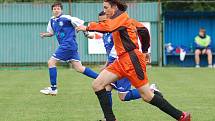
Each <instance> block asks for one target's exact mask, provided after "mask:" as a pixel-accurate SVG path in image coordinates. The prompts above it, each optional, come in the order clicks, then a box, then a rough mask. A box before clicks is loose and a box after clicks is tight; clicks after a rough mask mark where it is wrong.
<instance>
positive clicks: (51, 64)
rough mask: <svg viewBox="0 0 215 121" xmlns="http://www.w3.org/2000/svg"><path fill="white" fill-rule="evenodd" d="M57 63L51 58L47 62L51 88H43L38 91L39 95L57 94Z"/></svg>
mask: <svg viewBox="0 0 215 121" xmlns="http://www.w3.org/2000/svg"><path fill="white" fill-rule="evenodd" d="M57 62H58V61H57V60H56V59H55V58H53V57H51V58H50V59H49V61H48V68H49V79H50V84H51V87H47V88H44V89H42V90H40V92H41V93H43V94H46V95H49V94H51V95H56V94H57V68H56V63H57Z"/></svg>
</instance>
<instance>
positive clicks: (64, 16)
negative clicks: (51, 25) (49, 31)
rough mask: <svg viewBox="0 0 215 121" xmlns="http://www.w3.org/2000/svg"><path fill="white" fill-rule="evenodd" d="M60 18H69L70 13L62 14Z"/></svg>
mask: <svg viewBox="0 0 215 121" xmlns="http://www.w3.org/2000/svg"><path fill="white" fill-rule="evenodd" d="M61 18H68V19H70V18H71V16H70V15H62V16H61Z"/></svg>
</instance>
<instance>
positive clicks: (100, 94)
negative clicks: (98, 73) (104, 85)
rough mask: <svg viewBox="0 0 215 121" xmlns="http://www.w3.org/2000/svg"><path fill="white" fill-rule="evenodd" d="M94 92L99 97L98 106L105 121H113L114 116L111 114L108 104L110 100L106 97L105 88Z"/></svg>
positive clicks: (110, 107)
mask: <svg viewBox="0 0 215 121" xmlns="http://www.w3.org/2000/svg"><path fill="white" fill-rule="evenodd" d="M95 93H96V95H97V97H98V99H99V102H100V106H101V108H102V111H103V113H104V116H105V118H106V121H115V120H116V118H115V116H114V114H113V110H112V106H110V100H109V98H108V94H107V92H106V89H103V90H100V91H97V92H95Z"/></svg>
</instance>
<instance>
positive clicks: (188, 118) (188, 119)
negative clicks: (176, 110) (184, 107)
mask: <svg viewBox="0 0 215 121" xmlns="http://www.w3.org/2000/svg"><path fill="white" fill-rule="evenodd" d="M178 121H191V115H190V113H187V112H183V113H182V116H181V118H180V119H179V120H178Z"/></svg>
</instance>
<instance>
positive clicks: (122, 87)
mask: <svg viewBox="0 0 215 121" xmlns="http://www.w3.org/2000/svg"><path fill="white" fill-rule="evenodd" d="M111 85H112V87H113V88H114V89H115V90H117V91H119V92H127V91H129V90H130V89H131V83H130V81H129V80H128V79H127V78H122V79H120V80H117V81H116V82H114V83H111Z"/></svg>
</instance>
